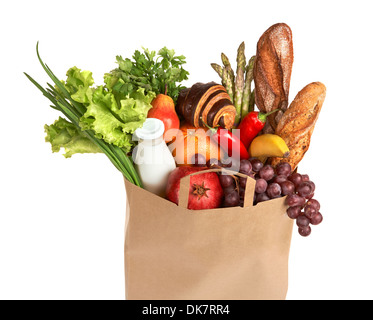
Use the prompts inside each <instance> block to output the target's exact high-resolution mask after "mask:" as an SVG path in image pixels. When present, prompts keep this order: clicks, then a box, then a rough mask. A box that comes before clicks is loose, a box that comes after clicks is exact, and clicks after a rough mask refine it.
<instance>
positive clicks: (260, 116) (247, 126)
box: [237, 109, 279, 149]
mask: <svg viewBox="0 0 373 320" xmlns="http://www.w3.org/2000/svg"><path fill="white" fill-rule="evenodd" d="M278 110H279V109H276V110H272V111H271V112H268V113H261V112H258V111H251V112H249V113H248V114H247V115H246V116H245V117H244V118H243V119H242V121H241V123H240V124H239V126H238V128H237V129H239V130H240V139H241V142H242V143H243V144H244V146H245V147H246V149H248V148H249V146H250V143H251V141H253V140H254V138H255V137H256V136H257V135H258V133H259V132H260V131H261V130H262V129H263V128H264V125H265V123H266V120H267V117H268V116H269V115H270V114H272V113H274V112H276V111H278Z"/></svg>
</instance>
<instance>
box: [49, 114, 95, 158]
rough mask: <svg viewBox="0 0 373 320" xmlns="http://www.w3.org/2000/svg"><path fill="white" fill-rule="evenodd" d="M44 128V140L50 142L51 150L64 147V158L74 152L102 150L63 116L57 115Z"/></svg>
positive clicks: (54, 150)
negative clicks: (54, 119) (52, 121)
mask: <svg viewBox="0 0 373 320" xmlns="http://www.w3.org/2000/svg"><path fill="white" fill-rule="evenodd" d="M44 129H45V132H46V134H47V136H46V137H45V141H46V142H50V144H51V146H52V151H53V152H59V151H60V150H61V148H64V149H65V154H64V156H65V157H66V158H70V157H71V156H72V155H73V154H76V153H99V152H102V151H101V149H100V148H98V147H97V145H96V144H94V143H93V142H92V140H91V139H89V138H88V137H87V136H85V135H84V134H83V132H82V131H81V130H80V129H78V128H77V127H76V126H75V125H74V124H72V123H71V122H69V121H67V120H65V119H64V118H61V117H59V118H58V119H57V120H56V121H55V122H54V123H53V124H51V125H49V126H48V125H45V126H44Z"/></svg>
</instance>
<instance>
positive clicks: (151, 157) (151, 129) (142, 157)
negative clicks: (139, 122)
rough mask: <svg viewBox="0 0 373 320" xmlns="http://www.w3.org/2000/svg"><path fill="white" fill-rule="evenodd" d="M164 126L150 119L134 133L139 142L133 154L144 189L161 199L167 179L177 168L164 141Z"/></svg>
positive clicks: (159, 121) (156, 120)
mask: <svg viewBox="0 0 373 320" xmlns="http://www.w3.org/2000/svg"><path fill="white" fill-rule="evenodd" d="M163 133H164V124H163V122H162V121H161V120H159V119H155V118H148V119H146V120H145V122H144V124H143V126H142V128H139V129H137V130H136V131H135V133H134V138H135V139H137V140H139V144H138V146H137V147H136V148H135V149H134V152H133V155H132V157H133V161H134V162H135V167H136V169H137V172H138V174H139V176H140V179H141V181H142V183H143V185H144V188H145V189H146V190H148V191H150V192H152V193H155V194H157V195H159V196H161V197H164V196H165V189H166V184H167V179H168V176H169V174H170V173H171V171H173V170H174V169H175V168H176V164H175V160H174V158H173V156H172V154H171V152H170V150H169V149H168V147H167V145H166V143H165V141H164V140H163Z"/></svg>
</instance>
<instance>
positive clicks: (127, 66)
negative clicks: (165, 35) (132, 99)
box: [104, 47, 189, 103]
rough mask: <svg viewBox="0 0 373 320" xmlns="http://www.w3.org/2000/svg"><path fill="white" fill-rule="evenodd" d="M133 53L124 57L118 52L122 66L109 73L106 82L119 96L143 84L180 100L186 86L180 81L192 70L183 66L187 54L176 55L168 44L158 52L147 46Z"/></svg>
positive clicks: (147, 87) (118, 61)
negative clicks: (130, 57) (187, 69)
mask: <svg viewBox="0 0 373 320" xmlns="http://www.w3.org/2000/svg"><path fill="white" fill-rule="evenodd" d="M143 51H144V52H142V53H141V52H140V51H139V50H136V51H135V53H134V54H133V56H132V60H131V59H129V58H126V59H123V58H122V56H117V63H118V66H119V67H118V68H116V69H114V70H112V71H111V72H110V73H107V74H105V76H104V80H105V83H106V86H107V87H108V88H110V89H111V90H112V91H113V92H114V93H115V94H116V96H117V97H125V96H126V95H128V94H131V93H132V92H133V91H136V90H137V89H139V88H144V89H145V92H150V91H152V92H154V93H156V94H159V93H163V94H167V95H169V96H170V97H171V98H172V99H173V100H174V102H175V103H176V100H177V97H178V96H179V92H180V91H181V90H182V89H184V88H185V87H184V86H182V85H181V84H180V83H181V82H182V81H183V80H187V79H188V75H189V72H188V71H186V70H185V69H184V68H183V64H185V63H186V61H185V57H184V56H175V51H174V50H169V49H167V48H166V47H164V48H162V49H161V50H159V51H158V53H156V52H155V51H149V50H148V49H145V48H143Z"/></svg>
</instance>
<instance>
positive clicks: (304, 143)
mask: <svg viewBox="0 0 373 320" xmlns="http://www.w3.org/2000/svg"><path fill="white" fill-rule="evenodd" d="M325 95H326V87H325V86H324V85H323V84H322V83H321V82H313V83H310V84H309V85H307V86H306V87H304V88H303V89H302V90H301V91H300V92H299V93H298V94H297V95H296V97H295V98H294V100H293V102H292V103H291V104H290V107H289V109H287V110H286V112H285V113H284V115H283V116H282V118H281V119H280V121H279V123H278V125H277V127H276V132H275V133H276V134H277V135H279V136H280V137H281V138H283V139H284V141H285V142H286V144H287V146H288V147H289V150H290V156H289V157H288V158H285V159H283V158H271V159H270V163H271V164H272V165H273V166H276V165H277V164H278V163H279V162H288V163H289V164H290V165H291V167H292V169H293V170H295V169H296V167H297V166H298V164H299V162H300V161H301V160H302V158H303V156H304V154H305V153H306V152H307V150H308V148H309V145H310V142H311V136H312V133H313V130H314V128H315V124H316V121H317V118H318V116H319V114H320V111H321V107H322V105H323V102H324V99H325Z"/></svg>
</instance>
